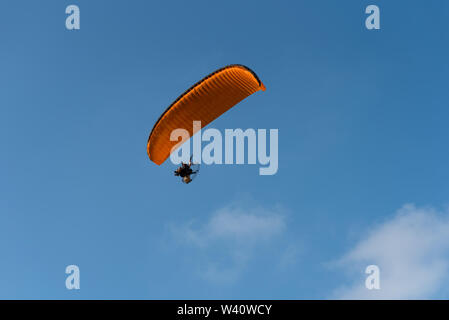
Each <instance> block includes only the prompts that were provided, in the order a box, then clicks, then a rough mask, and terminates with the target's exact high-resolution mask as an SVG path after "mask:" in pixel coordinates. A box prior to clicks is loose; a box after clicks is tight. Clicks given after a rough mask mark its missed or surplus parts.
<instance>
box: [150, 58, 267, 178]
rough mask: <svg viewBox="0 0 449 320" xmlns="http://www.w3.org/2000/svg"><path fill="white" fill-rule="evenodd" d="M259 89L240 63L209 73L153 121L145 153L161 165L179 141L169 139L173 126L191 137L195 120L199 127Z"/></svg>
mask: <svg viewBox="0 0 449 320" xmlns="http://www.w3.org/2000/svg"><path fill="white" fill-rule="evenodd" d="M259 90H262V91H265V86H264V84H263V83H262V82H261V81H260V79H259V77H258V76H257V75H256V73H255V72H254V71H252V70H251V69H249V68H248V67H246V66H243V65H238V64H234V65H229V66H226V67H223V68H221V69H218V70H217V71H215V72H213V73H211V74H209V75H208V76H206V77H205V78H203V79H202V80H200V81H199V82H197V83H196V84H194V85H193V86H192V87H190V88H189V89H188V90H187V91H185V92H184V93H183V94H182V95H181V96H179V97H178V98H177V99H176V100H175V101H174V102H173V103H172V104H171V105H170V106H169V107H168V108H167V109H166V110H165V111H164V113H162V115H161V116H160V117H159V119H158V120H157V121H156V123H155V124H154V126H153V129H152V130H151V133H150V136H149V137H148V143H147V154H148V157H149V158H150V160H151V161H153V162H154V163H156V164H157V165H161V164H162V163H163V162H164V161H165V160H166V159H167V158H168V157H169V156H170V154H171V153H172V152H173V151H174V147H175V146H176V145H177V144H178V141H173V140H171V139H170V135H171V133H172V132H173V130H176V129H185V130H186V131H188V132H189V134H190V137H192V136H193V135H194V134H195V133H196V132H197V131H198V130H196V131H194V128H193V127H192V123H193V122H194V121H200V123H201V126H200V128H199V129H201V128H203V127H205V126H207V125H208V124H209V123H211V122H212V121H213V120H215V119H216V118H218V117H219V116H221V115H222V114H223V113H225V112H226V111H227V110H229V109H230V108H232V107H233V106H235V105H236V104H237V103H239V102H240V101H242V100H243V99H245V98H246V97H248V96H250V95H251V94H253V93H255V92H257V91H259ZM190 165H191V163H190ZM181 167H182V166H181ZM189 168H190V166H189ZM180 170H181V171H180V173H179V175H181V172H182V174H184V171H183V170H184V169H180ZM186 172H187V171H186ZM186 177H187V178H186V179H184V177H183V181H184V182H185V183H189V182H190V181H191V180H190V176H187V175H186ZM186 181H189V182H186Z"/></svg>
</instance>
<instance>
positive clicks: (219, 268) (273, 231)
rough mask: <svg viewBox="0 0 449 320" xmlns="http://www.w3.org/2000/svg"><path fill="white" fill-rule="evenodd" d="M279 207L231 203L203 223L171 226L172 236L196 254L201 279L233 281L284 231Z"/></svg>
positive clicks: (215, 281)
mask: <svg viewBox="0 0 449 320" xmlns="http://www.w3.org/2000/svg"><path fill="white" fill-rule="evenodd" d="M282 211H283V210H282V209H279V208H277V209H273V210H267V209H264V208H260V207H259V208H257V209H242V207H241V206H240V207H239V206H236V205H232V206H228V207H225V208H222V209H220V210H217V211H216V212H214V213H213V214H212V215H211V216H210V217H209V218H208V219H207V220H206V221H205V222H204V223H202V224H195V223H193V222H189V223H187V224H185V225H181V226H180V225H177V226H172V228H171V232H172V235H173V236H174V237H175V238H176V239H177V240H178V241H179V242H180V243H182V244H183V245H188V246H190V247H191V248H192V249H194V251H191V254H196V255H197V259H196V260H197V262H198V267H199V269H200V273H201V275H202V277H203V278H205V279H207V280H209V281H211V282H214V283H222V284H223V283H233V282H235V281H236V280H237V279H238V278H239V277H240V276H241V274H242V272H244V270H245V268H246V266H247V265H248V263H249V262H250V261H251V259H252V258H253V255H254V252H255V251H256V250H258V248H261V247H263V248H265V246H267V245H269V244H270V243H271V242H272V241H275V240H276V239H279V238H280V237H281V236H282V234H283V232H284V231H285V230H286V222H285V216H284V215H283V214H282V213H281V212H282Z"/></svg>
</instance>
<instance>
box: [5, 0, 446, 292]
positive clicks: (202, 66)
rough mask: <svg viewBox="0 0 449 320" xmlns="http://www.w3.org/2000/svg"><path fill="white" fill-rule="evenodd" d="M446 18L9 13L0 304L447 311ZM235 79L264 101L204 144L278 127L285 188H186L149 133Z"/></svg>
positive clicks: (215, 10)
mask: <svg viewBox="0 0 449 320" xmlns="http://www.w3.org/2000/svg"><path fill="white" fill-rule="evenodd" d="M70 4H76V5H78V6H79V8H80V10H81V29H80V30H77V31H68V30H66V28H65V19H66V14H65V8H66V6H68V5H70ZM369 4H376V5H378V6H379V7H380V10H381V29H380V30H375V31H368V30H367V29H366V28H365V26H364V22H365V17H366V14H365V13H364V12H365V8H366V6H367V5H369ZM448 19H449V4H448V3H447V1H443V0H439V1H438V0H435V1H432V2H430V3H429V2H425V1H414V2H412V3H410V2H405V1H394V2H391V1H381V0H376V1H369V2H368V1H356V0H352V1H344V2H343V1H291V2H287V1H285V2H273V1H246V2H244V3H242V2H241V1H226V2H218V1H214V2H212V1H193V2H192V1H190V2H185V1H170V2H167V3H150V2H149V1H127V2H124V1H114V2H110V1H99V0H98V1H85V0H78V1H60V0H58V1H56V0H54V1H4V2H2V3H1V4H0V43H1V48H2V49H1V50H0V87H1V90H0V141H1V145H2V151H1V157H0V177H1V179H0V194H1V197H0V298H31V299H48V298H58V299H80V298H84V299H93V298H102V299H147V298H148V299H173V298H178V299H195V298H200V299H201V298H210V299H213V298H216V299H220V298H223V299H227V298H235V299H241V298H254V299H257V298H261V299H262V298H267V299H271V298H272V299H304V298H312V299H325V298H340V297H350V298H365V297H367V298H375V297H392V298H414V297H418V298H447V297H448V292H447V289H445V287H448V284H449V279H448V277H447V276H446V275H447V274H448V270H449V269H448V266H449V248H448V246H447V245H446V242H448V241H446V240H447V238H446V237H447V235H448V234H449V224H448V223H447V220H448V217H449V212H448V210H447V208H448V204H449V202H448V200H449V182H448V181H449V169H448V165H447V164H448V163H449V148H448V138H449V126H448V118H449V109H448V98H449V93H448V92H449V91H448V84H447V76H448V75H449V63H448V60H447V57H448V56H449V41H448V40H449V31H448V29H447V21H448ZM233 63H239V64H244V65H247V66H249V67H250V68H252V69H253V70H255V71H256V73H257V74H258V76H259V77H260V78H261V80H262V81H263V82H264V84H265V85H266V87H267V90H266V91H265V92H258V93H257V94H254V95H252V96H251V97H249V98H248V99H246V100H245V101H243V102H242V103H240V104H239V105H238V106H237V107H235V108H233V109H232V110H230V111H229V112H227V113H226V114H225V115H223V116H222V117H221V118H220V119H217V120H216V121H215V122H214V123H213V127H214V128H217V129H219V130H222V131H224V129H225V128H244V129H245V128H256V129H257V128H266V129H270V128H276V129H279V171H278V173H277V174H276V175H274V176H259V174H258V166H254V165H240V166H236V165H235V166H233V165H228V166H224V165H222V166H219V165H216V166H203V168H202V171H201V175H200V176H199V177H198V178H197V179H196V180H195V181H194V183H192V184H190V185H188V186H187V185H184V184H182V183H180V182H179V181H178V180H177V179H175V177H173V175H172V171H173V170H174V168H175V167H174V165H172V164H171V163H170V162H169V161H167V162H166V163H164V164H163V165H162V166H160V167H159V166H156V165H155V164H154V163H152V162H150V161H149V159H148V157H147V155H146V141H147V138H148V134H149V132H150V130H151V128H152V126H153V124H154V122H155V121H156V120H157V118H158V117H159V115H160V114H161V113H162V112H163V110H165V108H166V107H167V106H168V105H169V104H170V103H171V102H172V101H173V100H174V99H175V98H176V97H177V96H178V95H179V94H181V93H182V92H183V91H184V90H185V89H187V88H188V87H190V85H192V84H193V83H195V82H196V81H198V80H199V79H201V78H202V77H203V76H205V75H207V74H209V73H210V72H212V71H214V70H215V69H217V68H219V67H222V66H224V65H228V64H233ZM411 204H414V205H411ZM404 206H405V207H404ZM224 226H228V227H227V228H225V227H224ZM70 264H75V265H78V266H79V267H80V270H81V289H80V290H70V291H69V290H67V289H66V288H65V278H66V274H65V268H66V266H67V265H70ZM369 264H378V265H379V267H380V270H381V287H382V289H381V290H380V291H379V292H376V293H367V292H366V290H365V291H363V289H360V288H359V287H360V286H361V285H363V283H364V279H365V274H364V270H365V267H366V266H367V265H369ZM432 275H433V276H432ZM401 277H405V279H416V281H411V282H410V281H396V280H397V279H398V278H401ZM382 279H383V280H382ZM401 279H402V278H401ZM410 283H412V284H413V283H414V285H411V284H410ZM361 292H362V293H361ZM365 295H368V296H365Z"/></svg>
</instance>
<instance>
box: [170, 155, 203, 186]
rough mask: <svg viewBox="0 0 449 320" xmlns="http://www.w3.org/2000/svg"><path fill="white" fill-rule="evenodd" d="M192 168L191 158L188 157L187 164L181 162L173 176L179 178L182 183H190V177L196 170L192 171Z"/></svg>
mask: <svg viewBox="0 0 449 320" xmlns="http://www.w3.org/2000/svg"><path fill="white" fill-rule="evenodd" d="M191 166H192V157H190V161H189V163H184V162H181V166H180V167H179V168H178V169H176V170H175V176H177V177H181V178H182V181H183V182H184V183H190V182H192V179H191V178H190V175H192V174H196V173H197V172H198V170H196V171H194V170H192V168H191Z"/></svg>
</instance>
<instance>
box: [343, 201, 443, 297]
mask: <svg viewBox="0 0 449 320" xmlns="http://www.w3.org/2000/svg"><path fill="white" fill-rule="evenodd" d="M370 264H375V265H377V266H379V268H380V290H368V289H366V288H365V278H366V277H367V276H368V275H366V274H364V270H365V267H366V266H368V265H370ZM337 265H339V266H340V267H343V268H345V269H346V270H347V271H348V272H352V274H358V275H360V279H358V280H357V281H356V283H353V284H352V285H349V286H343V287H340V288H338V289H337V290H336V291H335V293H334V298H341V299H426V298H432V297H434V295H436V294H438V292H439V291H440V290H441V289H444V285H445V284H447V280H448V277H447V275H448V270H449V212H438V211H437V210H435V209H433V208H417V207H415V206H414V205H411V204H408V205H405V206H403V207H402V208H401V209H400V210H398V212H397V213H396V215H395V217H394V218H393V219H392V220H390V221H387V222H385V223H384V224H381V225H379V226H377V227H374V228H373V229H372V230H371V231H369V232H368V233H367V235H366V237H365V239H363V240H361V241H360V242H359V243H358V244H357V245H356V246H355V247H354V248H353V249H352V250H350V251H349V252H348V253H347V254H346V255H344V257H343V258H342V259H341V260H340V261H339V262H338V263H337Z"/></svg>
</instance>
